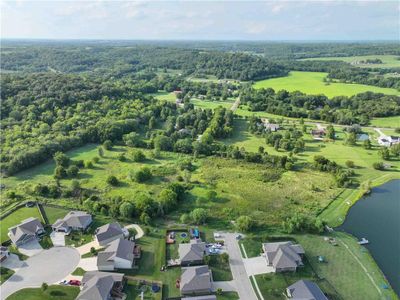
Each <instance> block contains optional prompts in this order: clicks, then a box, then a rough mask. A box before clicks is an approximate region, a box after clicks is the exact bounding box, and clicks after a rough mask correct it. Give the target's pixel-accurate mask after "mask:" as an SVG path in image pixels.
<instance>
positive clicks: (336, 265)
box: [242, 233, 397, 300]
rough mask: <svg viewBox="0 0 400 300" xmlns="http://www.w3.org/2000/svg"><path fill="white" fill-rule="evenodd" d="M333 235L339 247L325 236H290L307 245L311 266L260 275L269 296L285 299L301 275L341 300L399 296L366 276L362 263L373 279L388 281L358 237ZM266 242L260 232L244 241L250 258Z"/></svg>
mask: <svg viewBox="0 0 400 300" xmlns="http://www.w3.org/2000/svg"><path fill="white" fill-rule="evenodd" d="M333 237H335V238H336V239H337V241H338V244H339V245H338V246H333V245H331V244H330V243H328V242H326V241H324V237H323V236H320V235H311V234H305V235H300V234H299V235H290V236H288V239H295V240H296V241H297V242H298V243H300V244H301V245H302V246H303V248H304V249H305V252H306V257H307V261H308V265H309V266H310V267H311V268H308V269H307V268H306V270H301V269H300V270H299V271H300V273H298V274H284V275H282V274H280V275H278V276H277V275H260V276H256V279H257V282H258V284H259V286H260V289H261V290H262V292H263V294H264V296H265V298H266V299H283V298H281V295H282V291H283V290H284V289H285V288H286V287H287V286H288V285H289V284H291V283H293V282H294V281H297V280H299V279H300V278H309V279H313V280H316V282H317V283H318V285H319V286H320V287H321V288H322V289H323V290H324V291H325V292H327V293H328V294H329V295H331V297H330V298H329V299H338V298H337V296H336V297H335V294H336V293H338V294H339V295H340V296H341V297H342V299H355V300H357V299H360V300H362V299H367V300H369V299H371V300H373V299H397V298H396V296H395V294H394V292H393V291H392V290H385V289H382V288H378V289H377V288H376V287H375V286H374V284H373V283H372V281H371V279H370V278H369V277H368V276H367V275H366V273H365V271H364V269H363V268H362V267H361V265H360V263H361V264H362V265H363V266H364V267H365V268H366V269H367V271H368V274H370V275H371V277H372V280H373V282H375V284H377V285H378V287H380V286H381V285H382V284H387V282H386V280H385V278H384V276H383V274H382V273H381V271H380V270H379V268H378V266H377V265H376V263H375V262H374V260H373V259H372V256H371V255H370V254H369V252H368V251H367V250H366V249H365V248H364V247H362V246H360V245H358V244H357V241H356V240H355V239H354V238H352V237H351V236H349V235H347V234H344V233H335V234H334V235H333ZM263 241H264V240H263V239H262V238H260V237H259V235H258V236H257V237H254V238H249V239H245V240H243V241H242V243H243V244H244V246H245V249H246V253H247V255H248V256H249V257H254V256H258V255H259V254H260V249H261V243H262V242H263ZM345 245H346V246H347V247H348V248H347V247H346V246H345ZM349 251H351V252H352V253H353V254H354V255H355V256H356V257H357V258H358V259H359V261H357V259H355V258H354V256H353V255H352V254H350V253H349ZM318 256H324V258H325V259H326V263H319V262H318V259H317V257H318ZM313 272H315V273H316V274H317V275H318V278H324V279H325V280H322V281H321V280H318V279H317V277H315V276H314V275H312V273H313ZM298 275H300V276H298ZM332 286H333V287H334V288H333V287H332ZM378 290H379V291H378Z"/></svg>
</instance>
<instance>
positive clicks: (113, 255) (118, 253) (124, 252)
mask: <svg viewBox="0 0 400 300" xmlns="http://www.w3.org/2000/svg"><path fill="white" fill-rule="evenodd" d="M135 258H140V247H139V246H137V245H136V244H135V243H134V242H132V241H129V240H124V239H117V240H114V241H112V242H111V243H110V244H109V245H108V246H107V248H106V249H105V250H104V251H101V252H99V253H98V254H97V267H98V269H99V270H100V271H113V270H115V269H131V268H132V266H133V261H134V259H135Z"/></svg>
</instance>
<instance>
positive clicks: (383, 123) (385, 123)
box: [371, 116, 400, 128]
mask: <svg viewBox="0 0 400 300" xmlns="http://www.w3.org/2000/svg"><path fill="white" fill-rule="evenodd" d="M371 125H372V126H375V127H391V128H400V116H394V117H385V118H374V119H372V120H371Z"/></svg>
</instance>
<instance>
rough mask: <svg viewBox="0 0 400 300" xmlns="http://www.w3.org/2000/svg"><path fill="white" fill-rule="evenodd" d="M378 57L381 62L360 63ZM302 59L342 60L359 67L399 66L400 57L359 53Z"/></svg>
mask: <svg viewBox="0 0 400 300" xmlns="http://www.w3.org/2000/svg"><path fill="white" fill-rule="evenodd" d="M377 58H378V59H380V60H381V61H382V63H381V64H366V63H361V62H362V61H366V60H367V59H377ZM302 60H327V61H333V60H337V61H344V62H347V63H349V64H352V65H353V66H357V67H361V68H400V59H399V56H397V55H360V56H343V57H313V58H305V59H302Z"/></svg>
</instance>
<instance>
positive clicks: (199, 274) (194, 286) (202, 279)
mask: <svg viewBox="0 0 400 300" xmlns="http://www.w3.org/2000/svg"><path fill="white" fill-rule="evenodd" d="M202 290H211V272H210V270H209V269H208V266H198V267H187V268H182V276H181V292H182V293H192V292H194V293H195V292H196V291H202Z"/></svg>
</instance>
